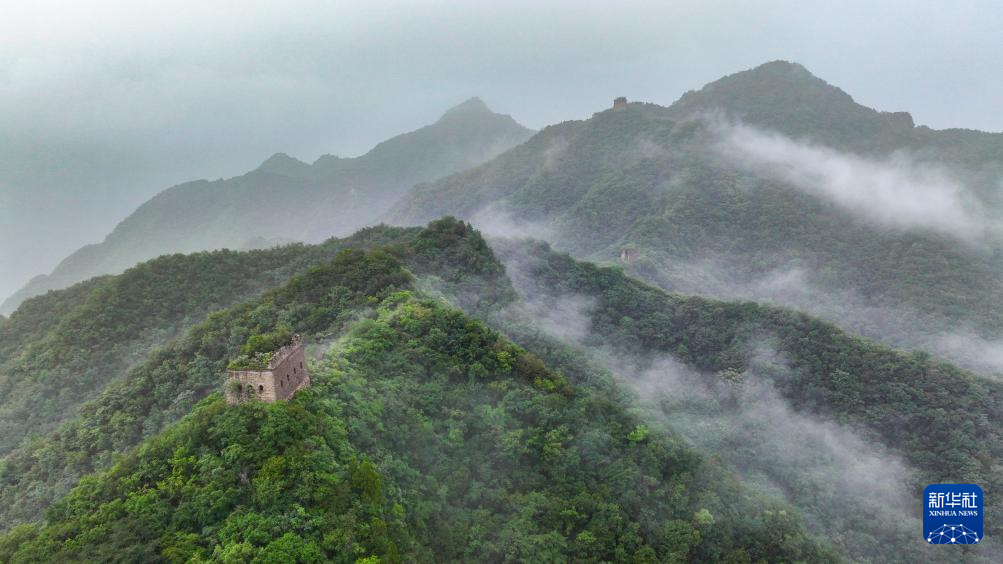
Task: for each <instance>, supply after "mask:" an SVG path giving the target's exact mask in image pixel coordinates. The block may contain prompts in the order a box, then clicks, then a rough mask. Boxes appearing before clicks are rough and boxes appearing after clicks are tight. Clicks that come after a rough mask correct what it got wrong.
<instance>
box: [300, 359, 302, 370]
mask: <svg viewBox="0 0 1003 564" xmlns="http://www.w3.org/2000/svg"><path fill="white" fill-rule="evenodd" d="M300 368H303V361H302V360H301V361H300Z"/></svg>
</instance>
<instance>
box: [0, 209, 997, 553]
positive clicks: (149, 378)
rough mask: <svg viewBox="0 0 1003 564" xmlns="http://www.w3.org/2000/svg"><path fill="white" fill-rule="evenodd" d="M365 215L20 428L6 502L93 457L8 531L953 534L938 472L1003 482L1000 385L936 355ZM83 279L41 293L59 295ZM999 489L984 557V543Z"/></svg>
mask: <svg viewBox="0 0 1003 564" xmlns="http://www.w3.org/2000/svg"><path fill="white" fill-rule="evenodd" d="M357 237H358V240H359V241H360V242H362V241H368V242H370V243H373V242H376V241H380V244H381V248H380V249H374V250H369V251H359V250H343V251H341V252H337V251H336V250H335V249H333V247H326V246H319V247H311V246H304V247H296V248H300V249H302V250H303V253H304V254H303V256H304V257H312V258H303V259H302V261H301V262H302V264H303V265H304V267H305V265H306V264H308V263H309V264H313V266H312V267H309V268H308V269H307V270H306V271H305V272H303V271H302V270H298V272H301V274H297V275H293V276H292V278H290V279H288V280H287V281H285V282H281V283H278V285H276V286H275V287H274V288H273V289H271V290H268V291H266V292H265V293H264V294H262V295H260V296H258V297H252V298H251V299H249V300H247V301H244V302H242V303H240V304H238V305H235V306H232V307H229V308H227V309H225V310H222V311H219V312H216V313H214V314H212V315H210V316H209V317H208V318H207V319H206V320H205V321H202V322H200V323H197V324H195V325H193V326H191V327H190V328H189V329H188V330H187V331H185V333H184V334H183V335H182V336H180V337H176V338H173V339H171V340H170V341H169V342H168V343H167V344H166V345H165V346H163V347H162V348H160V349H158V350H156V351H154V352H153V353H151V354H149V355H148V356H147V357H146V359H145V360H144V361H142V362H140V363H139V364H138V365H136V366H135V367H134V368H133V369H132V370H130V371H129V372H128V374H127V375H126V376H125V377H123V378H120V379H117V380H115V381H114V382H111V383H109V384H107V385H106V386H105V387H104V389H103V391H102V392H101V393H100V394H99V395H98V396H97V397H96V398H95V399H94V400H92V401H90V402H88V403H87V404H85V405H84V406H83V407H82V408H81V410H80V412H79V414H78V416H77V417H76V418H74V419H73V420H72V421H69V422H66V423H64V424H62V425H60V426H59V428H58V429H56V430H54V431H52V432H50V433H47V434H45V435H43V436H39V437H37V438H35V439H34V440H32V441H30V442H29V443H26V444H23V445H21V446H20V447H19V448H17V449H15V450H13V451H11V452H9V453H8V454H7V455H5V456H4V457H3V459H2V460H0V507H2V508H3V513H2V514H0V521H2V523H3V525H4V527H5V528H7V527H11V526H14V525H17V524H18V523H25V522H31V521H36V520H37V519H39V517H40V516H41V515H42V512H43V511H44V510H45V509H46V507H48V506H49V505H50V503H51V502H52V501H55V500H58V499H60V498H61V496H63V495H64V494H65V493H66V492H68V491H69V490H70V488H72V487H73V486H74V485H76V484H77V482H78V480H79V479H80V478H81V477H83V476H85V475H87V474H89V473H92V472H99V474H98V475H96V476H95V477H92V478H87V479H85V480H84V481H83V482H80V484H79V486H78V487H77V488H76V489H75V490H74V491H73V493H70V494H69V497H67V498H65V499H64V500H63V501H59V502H58V503H56V504H55V505H53V506H52V508H51V509H50V510H49V511H48V512H47V513H46V514H45V515H46V517H45V521H44V522H43V523H41V524H38V525H32V526H29V527H18V528H16V529H14V530H12V531H10V532H9V534H8V536H6V537H4V538H3V540H2V541H0V559H2V560H4V561H7V560H10V561H31V560H33V559H35V560H37V559H39V558H41V559H50V560H51V559H58V560H65V559H71V558H74V557H77V558H83V559H87V558H89V559H101V558H103V557H107V555H109V554H122V555H123V556H122V558H127V559H132V560H144V561H150V560H154V561H156V560H158V559H165V560H181V561H183V560H186V559H187V558H189V557H191V556H192V555H195V554H199V555H201V556H200V558H206V559H208V558H216V559H222V558H224V556H229V557H232V558H236V559H239V560H249V559H253V558H255V557H260V558H262V559H265V558H266V557H270V556H269V555H274V554H277V553H282V552H283V551H285V552H287V553H289V554H305V555H307V557H309V555H313V556H315V557H316V555H322V556H323V557H331V558H338V559H343V560H346V561H354V560H355V559H356V558H364V557H368V556H379V557H381V558H384V559H387V560H390V561H393V560H394V559H395V558H397V557H400V558H401V559H403V560H430V559H436V560H455V561H470V560H492V561H498V560H534V561H535V560H548V559H549V560H558V561H560V560H563V559H580V560H586V561H593V560H624V559H631V558H632V559H634V560H637V561H666V560H669V561H671V560H673V559H684V560H685V559H689V560H696V561H735V562H744V561H750V560H748V559H750V558H751V561H755V560H757V559H760V558H765V559H767V560H768V561H775V560H784V561H831V560H837V559H851V560H858V561H867V560H874V561H903V560H912V561H917V560H919V561H935V560H936V559H937V558H939V557H940V556H942V554H941V553H935V552H929V551H928V550H927V546H926V545H925V544H923V543H919V542H913V541H917V540H918V539H917V538H914V536H915V531H914V530H913V528H914V527H913V525H914V521H915V517H916V516H915V515H914V514H913V512H914V507H913V506H914V505H915V503H916V500H917V499H918V497H917V496H918V495H920V493H921V491H922V485H925V483H930V482H967V481H973V482H975V483H980V484H982V485H983V487H984V488H986V489H987V491H988V490H990V489H992V488H998V487H999V486H1000V483H1001V481H1003V480H1001V477H1000V469H1001V465H1000V459H1001V454H1003V452H1001V450H1003V449H1001V446H1000V445H1001V441H1000V436H999V429H1000V416H1001V408H1000V398H1001V397H1003V395H1001V394H1003V390H1001V389H1000V386H999V385H998V384H996V383H993V382H989V381H986V380H983V379H981V378H979V377H976V376H974V375H972V374H971V373H968V372H965V371H963V370H959V369H957V368H955V367H953V366H949V365H945V364H940V363H937V362H934V361H932V360H930V358H928V357H926V356H924V355H921V354H904V353H900V352H896V351H894V350H891V349H888V348H887V347H884V346H882V345H878V344H875V343H873V342H871V341H868V340H866V339H861V338H858V337H853V336H849V335H847V334H845V333H843V332H842V331H840V330H839V329H837V328H836V327H834V326H832V325H830V324H827V323H825V322H821V321H818V320H816V319H813V318H810V317H808V316H805V315H803V314H798V313H795V312H792V311H789V310H786V309H782V308H778V307H774V306H766V305H758V304H754V303H740V302H720V301H715V300H708V299H705V298H699V297H689V296H683V295H677V294H668V293H666V292H664V291H662V290H659V289H656V288H654V287H651V286H647V285H645V284H643V283H640V282H638V281H636V280H633V279H631V278H629V277H628V276H626V275H625V274H624V273H623V272H622V271H621V270H619V269H615V268H599V267H596V266H594V265H590V264H587V263H580V262H576V261H575V260H573V259H571V258H570V257H569V256H567V255H563V254H559V253H554V252H553V251H551V250H550V249H549V247H547V246H546V245H544V244H537V243H528V242H504V241H498V242H495V243H493V245H494V246H495V248H496V250H497V252H498V255H497V257H498V258H496V255H495V252H493V251H492V249H491V248H489V247H488V245H487V244H486V243H485V241H484V240H483V239H482V238H481V237H480V235H479V234H478V233H477V232H476V231H474V230H473V229H471V228H470V227H469V226H467V225H465V224H463V223H459V222H456V221H455V220H448V219H447V220H442V221H438V222H435V223H433V224H431V225H430V226H428V227H427V228H424V229H392V228H379V229H369V230H366V231H364V232H363V233H360V234H359V235H358V236H357ZM341 241H344V240H341ZM332 244H333V243H332ZM359 246H360V247H365V246H366V245H364V244H360V245H359ZM327 253H332V254H327ZM252 254H253V253H252ZM238 255H243V253H238ZM201 256H202V255H196V256H194V257H191V260H192V262H193V264H197V263H198V261H199V260H200V257H201ZM332 257H333V260H331V259H332ZM184 258H185V257H178V258H177V260H183V259H184ZM499 259H500V260H499ZM503 265H504V266H503ZM125 276H127V274H126V275H122V276H120V277H109V278H103V279H100V280H98V281H94V282H91V283H90V284H95V285H106V284H109V283H112V282H114V281H115V280H116V279H119V278H122V277H125ZM512 282H514V285H513V284H512ZM72 291H78V290H75V289H70V290H68V291H67V292H72ZM64 294H65V293H55V294H50V295H48V296H46V297H44V298H38V301H37V302H36V305H39V304H41V303H43V302H44V301H45V300H46V299H52V300H53V303H52V304H51V308H52V311H53V312H60V311H63V312H65V311H66V306H65V305H61V301H60V300H58V299H57V298H62V299H63V300H62V301H63V302H70V301H72V300H71V299H70V296H68V295H64ZM430 298H435V299H430ZM447 302H448V303H447ZM450 304H453V305H458V306H461V307H462V308H464V309H465V310H467V312H468V315H472V316H476V317H477V318H479V319H480V320H481V321H473V320H472V319H471V318H470V317H467V316H464V315H462V314H460V313H458V312H457V311H456V310H454V309H452V307H453V305H450ZM60 308H62V309H60ZM26 311H32V310H26ZM34 311H39V308H36V310H34ZM19 315H21V313H20V312H19V313H18V314H17V315H15V316H14V317H13V318H12V319H11V320H10V321H9V322H8V323H15V322H18V319H17V318H18V316H19ZM57 315H58V313H57ZM28 321H29V319H27V318H26V319H25V320H24V321H23V323H25V326H26V327H29V328H30V327H43V326H46V325H58V324H53V323H52V322H51V321H46V320H44V315H40V314H37V315H36V316H35V317H33V318H31V319H30V321H31V322H30V323H28ZM294 332H296V333H302V334H304V335H306V336H307V338H308V341H309V343H310V345H309V346H310V350H311V352H313V353H315V355H314V360H311V366H310V368H311V375H312V379H314V383H315V386H314V387H313V388H312V389H310V390H309V391H307V392H306V393H302V394H298V395H297V397H296V398H295V400H294V401H292V402H290V403H289V404H277V405H274V406H268V407H264V406H241V407H233V408H228V407H226V406H224V405H223V403H222V401H221V400H220V399H219V396H214V395H213V392H214V391H216V390H218V389H219V387H220V385H221V379H222V376H221V375H222V372H223V369H224V368H225V366H226V362H227V360H228V359H230V358H233V357H234V356H236V355H238V354H241V353H242V352H248V347H265V348H267V347H269V346H275V345H276V344H277V343H279V342H281V341H282V340H283V339H286V338H288V336H289V335H290V334H292V333H294ZM506 335H507V336H506ZM510 339H511V341H510ZM512 342H514V343H517V345H513V344H512ZM325 351H326V353H327V354H326V356H323V357H321V356H320V355H321V353H324V352H325ZM697 390H699V391H700V393H695V391H697ZM948 390H949V391H950V393H948V392H947V391H948ZM205 398H208V399H205ZM203 399H205V400H204V402H203V403H202V404H201V405H199V406H198V407H196V408H195V411H194V413H193V414H192V415H191V417H189V418H188V419H186V420H185V421H183V422H181V423H180V424H179V423H177V422H178V421H179V420H181V419H182V418H183V417H184V416H185V415H186V414H188V413H189V412H190V410H191V409H192V406H193V405H194V404H195V403H196V402H198V401H200V400H203ZM767 408H768V409H767ZM973 437H974V439H973ZM790 441H794V443H793V444H792V443H791V442H790ZM139 445H142V446H140V447H139V450H135V451H133V450H132V449H135V448H136V447H137V446H139ZM791 451H796V452H797V453H800V455H801V456H802V458H791V457H792V456H793V455H792V454H791ZM124 453H130V454H127V455H125V456H124V457H123V454H124ZM736 477H737V478H738V479H739V480H740V481H741V482H740V483H739V482H736V481H735V480H736ZM862 477H865V478H866V479H863V478H862ZM855 480H856V481H855ZM377 484H380V485H379V486H378V485H377ZM917 488H918V489H917ZM780 500H783V501H780ZM997 513H998V504H993V505H991V506H990V507H989V512H988V514H987V516H986V523H987V526H989V527H990V528H989V536H988V537H987V539H988V540H987V541H986V544H982V545H979V546H977V547H972V548H970V549H969V552H968V553H967V556H968V557H970V559H972V560H973V561H979V560H980V559H986V560H988V561H991V560H992V554H993V553H992V552H991V551H992V550H994V546H993V545H992V538H993V536H994V535H997V534H998V532H999V531H998V530H997V529H998V526H997V525H994V524H993V523H996V522H998V519H995V515H996V514H997ZM860 515H868V516H872V517H874V518H878V519H881V520H882V522H883V524H884V525H883V526H882V527H881V528H880V529H874V528H873V527H872V526H871V523H872V521H871V520H870V519H868V520H861V519H860V518H859V516H860ZM805 527H807V528H805ZM994 527H995V528H994ZM771 531H772V533H771ZM819 537H824V538H826V539H828V540H827V541H826V542H821V541H819V540H818V538H819ZM934 548H936V547H934ZM833 550H835V551H837V552H832V551H833ZM952 554H953V553H952ZM952 557H953V556H952Z"/></svg>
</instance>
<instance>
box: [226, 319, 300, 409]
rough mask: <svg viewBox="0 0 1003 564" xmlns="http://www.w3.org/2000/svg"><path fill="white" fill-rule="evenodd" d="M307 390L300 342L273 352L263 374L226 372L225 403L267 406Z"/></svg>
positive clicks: (261, 371)
mask: <svg viewBox="0 0 1003 564" xmlns="http://www.w3.org/2000/svg"><path fill="white" fill-rule="evenodd" d="M308 386H310V373H309V372H308V371H307V368H306V355H305V354H304V348H303V342H302V341H301V340H300V339H299V337H298V336H297V337H295V338H294V339H293V342H292V343H291V344H289V345H287V346H284V347H282V348H281V349H279V350H277V351H275V354H273V355H272V359H271V360H270V361H269V362H268V368H267V369H265V370H227V371H226V384H225V387H224V389H225V390H226V401H227V403H229V404H235V403H240V402H243V401H248V400H252V399H257V400H261V401H266V402H273V401H275V400H285V399H289V398H291V397H292V396H293V394H295V393H296V391H297V390H299V389H302V388H306V387H308Z"/></svg>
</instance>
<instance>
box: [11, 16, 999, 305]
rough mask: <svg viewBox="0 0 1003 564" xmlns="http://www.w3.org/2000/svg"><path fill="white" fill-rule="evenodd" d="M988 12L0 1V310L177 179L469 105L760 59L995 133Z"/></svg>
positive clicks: (624, 86) (692, 79) (555, 99)
mask: <svg viewBox="0 0 1003 564" xmlns="http://www.w3.org/2000/svg"><path fill="white" fill-rule="evenodd" d="M1001 24H1003V3H1000V2H994V1H967V2H956V3H948V2H933V1H921V0H909V1H891V2H880V1H876V0H870V1H857V0H850V1H841V2H831V1H819V2H812V1H805V0H800V1H786V0H784V1H780V0H777V1H761V2H756V1H748V0H746V1H738V0H736V1H717V2H715V1H707V0H687V1H675V2H673V1H663V2H629V1H610V0H605V1H600V2H589V1H574V2H570V1H567V2H545V1H542V0H534V1H529V2H517V1H505V2H473V1H468V2H375V1H367V2H295V1H284V2H271V3H265V2H254V1H249V0H244V1H240V2H229V1H227V2H213V1H211V0H203V1H199V2H192V1H187V0H175V1H171V2H160V3H157V2H135V1H90V2H87V1H72V2H70V1H66V2H56V1H51V0H49V1H35V2H24V1H21V0H18V1H11V0H0V298H2V297H4V296H6V295H8V294H9V293H11V292H12V291H14V290H15V289H16V288H17V287H20V286H21V285H22V284H23V283H24V282H25V281H27V279H28V278H30V277H31V276H33V275H35V274H39V273H42V272H48V271H49V270H51V268H52V267H53V266H54V265H55V264H56V263H57V262H58V261H59V260H60V259H62V258H63V257H65V256H66V255H67V254H69V253H70V252H72V251H73V250H75V249H76V248H78V247H79V246H80V245H82V244H84V243H89V242H98V241H100V240H101V239H102V238H103V237H104V235H105V234H107V232H108V231H110V230H111V228H112V227H114V225H115V223H117V222H118V221H120V220H121V219H122V218H123V217H125V216H126V215H127V214H128V213H129V212H130V211H132V209H134V208H135V207H136V206H137V205H138V204H140V203H142V202H143V201H145V200H146V199H148V198H149V197H150V196H152V195H153V194H155V193H156V192H158V191H160V190H162V189H164V188H167V187H168V186H170V185H172V184H175V183H179V182H182V181H185V180H189V179H196V178H203V177H206V178H218V177H226V176H233V175H236V174H240V173H242V172H245V171H247V170H249V169H251V168H254V167H255V166H256V165H257V164H258V163H259V162H260V161H262V160H264V159H265V158H267V157H268V156H269V155H270V154H272V153H274V152H277V151H284V152H287V153H290V154H292V155H293V156H296V157H299V158H301V159H303V160H307V161H312V160H313V159H314V158H316V157H317V156H318V155H320V154H322V153H335V154H340V155H343V156H351V155H357V154H359V153H362V152H364V151H365V150H366V149H368V148H369V147H371V146H372V145H373V144H374V143H376V142H378V141H380V140H382V139H385V138H387V137H389V136H392V135H394V134H397V133H400V132H404V131H407V130H411V129H414V128H417V127H419V126H421V125H424V124H426V123H429V122H431V121H434V120H435V119H436V118H437V117H438V116H439V114H441V113H442V112H443V111H444V110H445V109H447V108H448V107H450V106H452V105H454V104H456V103H459V102H461V101H462V100H464V99H466V98H469V97H470V96H474V95H477V96H480V97H481V98H483V99H484V100H485V101H486V102H487V103H488V105H489V106H491V107H492V108H493V109H495V110H496V111H499V112H502V113H508V114H511V115H512V116H513V117H515V118H516V119H517V120H519V121H520V122H522V123H523V124H525V125H527V126H530V127H534V128H540V127H543V126H545V125H547V124H550V123H555V122H559V121H563V120H567V119H580V118H585V117H588V116H590V115H591V113H592V112H593V111H596V110H598V109H601V108H603V107H605V106H607V105H608V104H609V103H610V100H611V99H612V98H613V97H614V96H617V95H626V96H627V97H628V98H630V99H633V100H644V101H650V102H655V103H659V104H664V105H668V104H670V103H672V102H673V101H674V100H675V99H676V98H678V97H679V96H680V95H681V94H682V93H683V92H685V91H686V90H691V89H697V88H699V87H701V86H702V85H703V84H705V83H707V82H709V81H712V80H715V79H717V78H719V77H721V76H723V75H725V74H730V73H733V72H737V71H739V70H743V69H746V68H750V67H753V66H756V65H758V64H761V63H763V62H766V61H769V60H774V59H786V60H791V61H796V62H799V63H801V64H803V65H805V66H806V67H807V68H808V69H809V70H810V71H812V72H813V73H814V74H816V75H817V76H819V77H821V78H823V79H825V80H827V81H829V82H830V83H832V84H835V85H837V86H839V87H841V88H843V89H844V90H846V91H847V92H848V93H850V94H851V95H852V96H854V98H856V99H857V101H859V102H861V103H863V104H865V105H868V106H872V107H876V108H878V109H881V110H888V111H898V110H904V111H909V112H911V113H912V114H913V117H914V118H915V120H916V122H917V123H918V124H925V125H929V126H931V127H935V128H946V127H966V128H973V129H983V130H991V131H1001V130H1003V112H1000V101H1001V100H1003V80H1001V71H1000V69H1003V32H1001V31H1000V29H1001Z"/></svg>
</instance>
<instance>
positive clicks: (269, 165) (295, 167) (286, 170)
mask: <svg viewBox="0 0 1003 564" xmlns="http://www.w3.org/2000/svg"><path fill="white" fill-rule="evenodd" d="M309 167H310V165H308V164H306V163H305V162H303V161H301V160H299V159H295V158H293V157H290V156H289V155H287V154H286V153H275V154H274V155H272V156H270V157H268V158H267V159H265V162H263V163H261V165H259V166H258V170H260V171H264V172H272V173H275V174H287V175H288V174H295V173H297V172H299V171H302V170H303V169H306V168H309Z"/></svg>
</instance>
